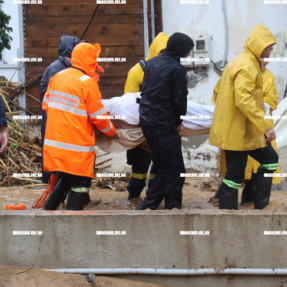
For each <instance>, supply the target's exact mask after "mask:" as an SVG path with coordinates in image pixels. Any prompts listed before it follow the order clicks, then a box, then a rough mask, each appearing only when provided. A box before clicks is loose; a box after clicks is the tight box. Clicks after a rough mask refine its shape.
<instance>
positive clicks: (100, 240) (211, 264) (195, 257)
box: [0, 210, 287, 286]
mask: <svg viewBox="0 0 287 287" xmlns="http://www.w3.org/2000/svg"><path fill="white" fill-rule="evenodd" d="M32 230H34V231H42V233H43V234H42V235H34V236H32V235H30V236H27V235H26V236H24V235H22V236H21V235H13V231H32ZM107 230H112V231H126V235H122V236H111V235H109V236H107V235H106V236H104V235H97V231H107ZM286 230H287V214H286V213H284V212H276V213H272V212H268V211H253V210H250V211H230V212H228V211H226V212H223V211H216V212H212V213H211V212H208V211H202V210H198V211H189V212H185V211H169V212H168V211H152V212H151V211H145V212H135V211H97V212H87V211H83V212H78V213H77V212H63V211H62V212H60V211H56V212H44V211H37V212H33V213H31V212H29V213H27V212H13V211H10V212H9V213H8V212H5V211H4V212H0V234H1V245H0V264H6V265H16V266H21V267H24V266H25V267H30V266H33V267H38V268H113V267H114V268H116V267H120V268H121V267H134V268H140V267H143V268H172V269H173V268H175V269H186V268H187V269H192V268H286V266H287V236H286V235H277V236H276V235H273V236H271V235H264V231H286ZM180 231H209V233H210V235H206V236H203V235H197V236H190V235H188V236H186V235H180ZM145 277H146V278H147V280H151V279H152V276H145ZM226 278H227V277H226ZM226 278H225V279H224V280H226ZM172 280H174V279H172ZM181 280H182V282H183V283H182V284H180V285H177V284H176V285H172V284H167V286H190V285H187V282H190V281H189V280H191V279H189V277H186V279H185V280H183V279H181ZM202 280H203V279H202ZM220 280H223V279H220ZM154 282H155V281H154ZM157 282H160V281H157ZM173 282H174V281H173ZM184 282H185V283H184ZM220 282H221V281H220ZM160 283H162V284H164V283H163V282H160ZM195 286H200V285H195ZM202 286H203V285H202ZM206 286H207V285H206ZM218 286H220V285H218ZM221 286H223V285H221ZM230 286H233V285H230ZM234 286H239V285H234ZM242 286H245V285H242ZM252 286H257V285H252ZM261 286H265V285H261ZM270 286H271V285H270Z"/></svg>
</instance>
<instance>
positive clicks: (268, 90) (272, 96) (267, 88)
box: [245, 69, 280, 184]
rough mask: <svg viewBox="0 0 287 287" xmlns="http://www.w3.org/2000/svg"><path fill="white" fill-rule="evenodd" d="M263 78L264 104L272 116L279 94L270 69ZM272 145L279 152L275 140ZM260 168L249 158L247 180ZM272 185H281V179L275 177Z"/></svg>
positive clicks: (265, 71)
mask: <svg viewBox="0 0 287 287" xmlns="http://www.w3.org/2000/svg"><path fill="white" fill-rule="evenodd" d="M262 78H263V92H264V94H263V97H264V102H265V103H267V104H268V105H269V106H270V114H271V115H272V112H273V111H274V110H275V109H276V108H277V102H278V94H277V90H276V85H275V77H274V75H273V74H272V73H271V72H270V71H269V70H268V69H265V70H264V71H263V73H262ZM273 127H274V126H273ZM271 145H272V147H273V148H274V149H275V150H276V152H277V146H276V141H275V140H274V141H272V142H271ZM259 166H260V163H259V162H258V161H256V160H255V159H253V158H252V157H250V156H249V157H248V162H247V165H246V169H245V179H246V180H248V179H251V177H252V173H256V172H257V169H258V168H259ZM279 172H280V169H279V166H278V169H277V170H276V171H275V172H274V173H279ZM272 183H273V184H278V183H280V177H273V180H272Z"/></svg>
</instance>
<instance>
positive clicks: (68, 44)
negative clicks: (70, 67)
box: [58, 35, 81, 58]
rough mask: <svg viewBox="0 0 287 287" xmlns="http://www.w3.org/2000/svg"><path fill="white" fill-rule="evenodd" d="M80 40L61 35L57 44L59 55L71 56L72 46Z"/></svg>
mask: <svg viewBox="0 0 287 287" xmlns="http://www.w3.org/2000/svg"><path fill="white" fill-rule="evenodd" d="M80 41H81V40H80V39H79V38H77V37H73V36H68V35H62V37H61V39H60V41H59V46H58V52H59V55H60V56H63V57H68V58H71V54H72V51H73V49H74V47H75V46H76V45H77V44H79V43H80Z"/></svg>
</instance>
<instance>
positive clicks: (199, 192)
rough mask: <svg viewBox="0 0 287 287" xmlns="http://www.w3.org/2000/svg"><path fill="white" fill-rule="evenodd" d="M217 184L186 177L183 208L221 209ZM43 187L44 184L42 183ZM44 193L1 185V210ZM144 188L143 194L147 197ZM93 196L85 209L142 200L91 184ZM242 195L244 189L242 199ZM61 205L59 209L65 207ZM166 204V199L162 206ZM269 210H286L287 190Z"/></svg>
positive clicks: (123, 205) (128, 206) (131, 204)
mask: <svg viewBox="0 0 287 287" xmlns="http://www.w3.org/2000/svg"><path fill="white" fill-rule="evenodd" d="M217 187H218V181H215V180H204V179H193V180H186V183H185V185H184V188H183V209H204V210H206V209H207V210H218V207H217V206H216V205H213V204H212V203H211V202H209V199H210V198H211V197H213V195H214V193H215V191H216V190H217ZM42 188H43V187H42ZM42 193H43V189H39V187H27V186H21V187H7V188H6V187H2V188H0V210H4V209H5V205H8V204H14V205H17V204H19V203H23V204H24V205H26V206H27V212H29V211H31V210H32V205H33V203H34V202H35V201H36V200H37V199H38V198H39V196H40V195H41V194H42ZM144 196H145V192H143V193H142V195H141V197H142V198H144ZM90 197H91V199H92V200H93V201H92V202H91V203H90V204H89V205H88V206H87V207H86V208H85V209H86V210H133V209H135V207H136V206H137V205H138V204H139V201H134V202H130V201H128V200H127V198H128V192H127V191H114V190H111V189H105V188H97V187H94V188H91V189H90ZM240 198H241V189H240V192H239V199H240ZM65 208H66V207H65V206H60V207H59V209H65ZM163 208H164V203H162V204H161V205H160V206H159V209H163ZM239 208H240V209H253V208H254V206H253V204H246V205H245V206H244V207H239ZM266 209H267V210H283V211H287V191H286V190H280V191H278V190H274V191H272V194H271V198H270V204H269V206H268V207H266Z"/></svg>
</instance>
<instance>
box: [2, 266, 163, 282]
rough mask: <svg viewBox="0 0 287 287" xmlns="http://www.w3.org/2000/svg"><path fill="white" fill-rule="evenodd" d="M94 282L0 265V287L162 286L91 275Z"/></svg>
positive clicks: (78, 276)
mask: <svg viewBox="0 0 287 287" xmlns="http://www.w3.org/2000/svg"><path fill="white" fill-rule="evenodd" d="M91 278H92V280H94V282H95V283H96V284H93V283H89V282H88V281H87V279H86V276H85V275H74V274H58V273H55V272H49V271H42V270H38V269H27V268H26V269H24V268H16V267H10V266H4V265H0V286H1V287H39V286H41V287H59V286H60V287H92V286H96V287H164V286H163V285H157V284H151V283H144V282H139V281H134V280H125V279H118V278H111V277H103V276H96V277H92V276H91Z"/></svg>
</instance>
